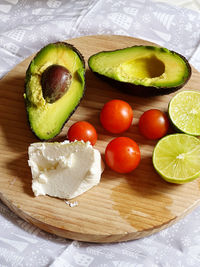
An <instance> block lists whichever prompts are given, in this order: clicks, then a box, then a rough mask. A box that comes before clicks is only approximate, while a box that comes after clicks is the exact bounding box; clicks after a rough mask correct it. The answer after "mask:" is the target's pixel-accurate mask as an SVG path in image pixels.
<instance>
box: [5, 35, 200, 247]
mask: <svg viewBox="0 0 200 267" xmlns="http://www.w3.org/2000/svg"><path fill="white" fill-rule="evenodd" d="M68 42H69V43H71V44H73V45H75V46H76V47H77V48H78V49H79V50H80V51H81V53H82V54H83V56H84V58H85V60H86V62H87V59H88V57H89V56H90V55H92V54H94V53H96V52H98V51H102V50H113V49H118V48H124V47H127V46H132V45H140V44H150V43H149V42H146V41H143V40H139V39H134V38H131V37H122V36H87V37H81V38H77V39H72V40H68ZM31 58H32V57H29V58H28V59H26V60H25V61H23V62H22V63H20V64H19V65H17V66H16V67H15V68H14V69H13V70H12V71H11V72H9V73H8V74H7V75H6V76H5V77H4V78H3V79H2V80H1V81H0V99H1V101H0V127H1V129H0V148H1V149H0V198H1V200H2V201H3V202H4V203H5V204H6V205H7V206H8V207H9V208H10V209H11V210H13V211H14V212H15V213H16V214H18V215H19V216H20V217H21V218H23V219H25V220H26V221H28V222H30V223H32V224H34V225H36V226H38V227H39V228H41V229H43V230H45V231H47V232H50V233H53V234H56V235H59V236H62V237H66V238H70V239H76V240H82V241H90V242H116V241H117V242H118V241H124V240H132V239H138V238H141V237H144V236H147V235H150V234H153V233H155V232H158V231H159V230H161V229H164V228H166V227H168V226H169V225H172V224H173V223H175V222H176V221H177V220H179V219H181V218H182V217H183V216H184V215H186V214H187V213H188V212H189V211H191V210H192V209H193V208H194V207H195V206H197V205H198V204H199V199H200V180H199V179H196V180H195V181H193V182H190V183H188V184H184V185H175V184H170V183H167V182H165V181H164V180H162V179H161V178H160V177H159V175H158V174H156V172H155V171H154V169H153V166H152V151H153V148H154V146H155V144H156V141H150V140H147V139H145V138H143V137H142V136H141V135H140V134H139V131H138V119H139V117H140V115H141V114H142V113H143V112H144V111H145V110H147V109H150V108H158V109H161V110H163V111H167V106H168V102H169V100H170V99H171V98H172V96H173V95H174V93H173V94H170V95H165V96H156V97H149V98H140V97H134V96H131V95H128V94H123V93H122V92H120V91H118V90H117V89H116V88H112V87H111V86H110V85H108V84H106V83H105V82H103V81H101V80H99V79H98V78H96V77H95V76H94V75H93V74H92V73H91V72H90V71H89V70H88V69H87V72H86V93H85V96H84V98H83V100H82V102H81V104H80V106H79V107H78V109H77V110H76V112H75V113H74V114H73V116H72V117H71V118H70V120H69V121H68V122H67V123H66V125H65V127H64V128H63V130H62V132H61V133H60V135H59V136H58V137H56V138H55V141H63V140H65V139H66V134H67V130H68V128H69V127H70V126H71V125H72V124H73V123H74V122H76V121H79V120H87V121H88V122H91V123H92V124H93V125H94V126H95V127H96V129H97V132H98V141H97V144H96V145H95V147H96V148H97V149H99V150H100V152H101V153H102V158H103V159H104V150H105V147H106V145H107V144H108V142H109V141H110V140H112V139H113V138H114V137H116V136H119V135H112V134H108V133H107V132H106V131H105V130H104V129H103V128H102V127H101V125H100V122H99V113H100V110H101V108H102V107H103V105H104V103H106V102H107V101H109V100H111V99H114V98H117V99H122V100H125V101H128V103H129V104H130V105H131V106H132V108H133V111H134V119H133V125H132V127H131V128H130V129H129V130H128V131H127V132H125V133H123V134H122V136H128V137H130V138H133V139H134V140H135V141H136V142H137V143H138V144H139V146H140V149H141V157H142V159H141V163H140V165H139V167H138V168H137V169H136V170H134V171H133V172H132V173H130V174H126V175H122V174H117V173H115V172H113V171H111V170H109V168H108V167H106V169H105V171H104V173H103V175H102V179H101V183H100V184H99V185H98V186H96V187H93V188H92V189H91V190H89V191H88V192H86V193H84V194H83V195H81V196H79V197H77V198H75V199H74V201H78V206H76V207H70V206H69V205H67V204H66V203H65V202H64V200H61V199H57V198H52V197H48V196H40V197H34V195H33V192H32V190H31V182H32V177H31V172H30V168H29V167H28V164H27V160H28V156H27V149H28V146H29V144H30V143H33V142H37V141H38V140H37V139H36V137H35V136H34V135H33V133H32V132H31V131H30V128H29V125H28V122H27V116H26V111H25V105H24V100H23V92H24V78H25V71H26V69H27V66H28V64H29V62H30V60H31ZM199 83H200V74H199V73H198V72H197V71H196V70H194V69H193V74H192V77H191V79H190V81H189V82H188V84H187V85H185V87H184V88H183V89H181V90H184V89H194V90H199Z"/></svg>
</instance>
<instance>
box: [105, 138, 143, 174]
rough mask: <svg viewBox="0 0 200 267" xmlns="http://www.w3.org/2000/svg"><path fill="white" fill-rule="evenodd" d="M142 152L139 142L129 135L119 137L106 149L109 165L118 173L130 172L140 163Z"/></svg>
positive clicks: (106, 159) (106, 158)
mask: <svg viewBox="0 0 200 267" xmlns="http://www.w3.org/2000/svg"><path fill="white" fill-rule="evenodd" d="M140 159H141V154H140V149H139V146H138V145H137V143H136V142H135V141H134V140H132V139H131V138H129V137H117V138H115V139H113V140H112V141H110V142H109V143H108V145H107V147H106V150H105V161H106V163H107V165H108V166H109V167H110V168H111V169H112V170H114V171H116V172H118V173H129V172H131V171H133V170H134V169H135V168H136V167H137V166H138V165H139V163H140Z"/></svg>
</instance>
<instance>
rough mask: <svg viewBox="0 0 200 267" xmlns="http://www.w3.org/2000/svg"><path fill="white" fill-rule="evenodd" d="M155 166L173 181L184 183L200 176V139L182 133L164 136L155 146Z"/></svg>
mask: <svg viewBox="0 0 200 267" xmlns="http://www.w3.org/2000/svg"><path fill="white" fill-rule="evenodd" d="M153 166H154V168H155V169H156V171H157V172H158V173H159V174H160V175H161V177H162V178H163V179H164V180H166V181H168V182H171V183H177V184H182V183H186V182H190V181H192V180H194V179H195V178H198V177H200V140H199V139H198V138H197V137H195V136H192V135H187V134H181V133H180V134H171V135H167V136H165V137H163V138H162V139H160V140H159V141H158V143H157V144H156V146H155V148H154V151H153Z"/></svg>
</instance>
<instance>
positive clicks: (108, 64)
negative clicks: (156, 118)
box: [88, 45, 191, 96]
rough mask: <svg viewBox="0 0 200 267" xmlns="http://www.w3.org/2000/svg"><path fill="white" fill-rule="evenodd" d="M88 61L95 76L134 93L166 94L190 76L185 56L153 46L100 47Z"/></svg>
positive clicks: (145, 94)
mask: <svg viewBox="0 0 200 267" xmlns="http://www.w3.org/2000/svg"><path fill="white" fill-rule="evenodd" d="M88 65H89V68H90V69H91V71H92V72H93V73H94V74H96V75H97V76H98V77H100V78H102V79H104V80H106V81H108V82H109V83H111V85H113V86H116V87H117V88H119V89H121V90H122V91H123V92H128V93H131V94H133V95H138V96H151V95H152V96H153V95H163V94H169V93H171V92H173V91H176V90H178V89H180V88H181V87H183V85H185V84H186V82H187V81H188V80H189V78H190V76H191V67H190V65H189V63H188V61H187V60H186V58H184V57H183V56H182V55H180V54H178V53H176V52H174V51H170V50H168V49H167V48H162V47H156V46H142V45H141V46H132V47H127V48H124V49H119V50H115V51H102V52H99V53H97V54H95V55H92V56H91V57H90V58H89V60H88Z"/></svg>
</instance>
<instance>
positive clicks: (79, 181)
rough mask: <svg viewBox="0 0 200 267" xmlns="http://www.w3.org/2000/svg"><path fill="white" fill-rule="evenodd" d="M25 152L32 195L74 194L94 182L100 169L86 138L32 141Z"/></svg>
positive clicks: (74, 195) (100, 162) (65, 197)
mask: <svg viewBox="0 0 200 267" xmlns="http://www.w3.org/2000/svg"><path fill="white" fill-rule="evenodd" d="M28 155H29V160H28V164H29V166H30V168H31V173H32V178H33V179H32V190H33V192H34V195H35V196H39V195H49V196H53V197H58V198H64V199H71V198H74V197H76V196H78V195H80V194H82V193H84V192H85V191H87V190H89V189H90V188H92V187H93V186H95V185H97V184H98V183H99V182H100V178H101V174H102V172H103V169H104V164H103V161H102V159H101V155H100V152H99V151H98V150H97V149H94V148H93V147H92V146H91V145H90V143H89V142H86V143H84V142H82V141H75V142H68V141H65V142H63V143H33V144H31V145H30V146H29V148H28Z"/></svg>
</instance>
